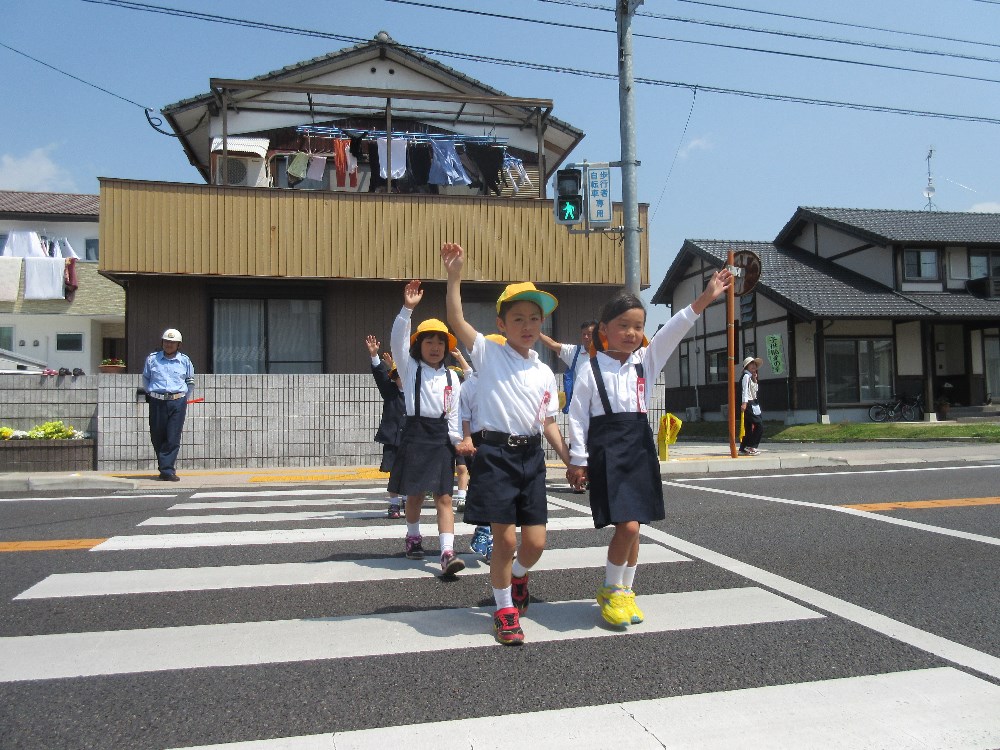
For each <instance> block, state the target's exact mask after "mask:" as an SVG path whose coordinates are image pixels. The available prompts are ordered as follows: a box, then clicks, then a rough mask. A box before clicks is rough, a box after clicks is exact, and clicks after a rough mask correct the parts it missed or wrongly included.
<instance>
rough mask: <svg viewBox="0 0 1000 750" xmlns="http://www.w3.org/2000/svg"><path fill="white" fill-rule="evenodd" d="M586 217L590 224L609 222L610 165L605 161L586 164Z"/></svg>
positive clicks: (598, 224) (599, 224)
mask: <svg viewBox="0 0 1000 750" xmlns="http://www.w3.org/2000/svg"><path fill="white" fill-rule="evenodd" d="M586 181H587V183H586V184H587V219H588V220H589V222H590V225H591V226H595V225H597V226H601V225H606V224H610V223H611V166H610V165H609V164H608V163H607V162H601V163H594V164H588V165H587V175H586Z"/></svg>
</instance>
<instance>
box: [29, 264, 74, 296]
mask: <svg viewBox="0 0 1000 750" xmlns="http://www.w3.org/2000/svg"><path fill="white" fill-rule="evenodd" d="M65 271H66V261H65V260H64V259H62V258H25V259H24V298H25V299H26V300H29V299H65V284H66V281H65Z"/></svg>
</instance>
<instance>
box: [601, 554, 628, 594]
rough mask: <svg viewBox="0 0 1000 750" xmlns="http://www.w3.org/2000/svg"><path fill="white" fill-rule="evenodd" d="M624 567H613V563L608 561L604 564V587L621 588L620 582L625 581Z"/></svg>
mask: <svg viewBox="0 0 1000 750" xmlns="http://www.w3.org/2000/svg"><path fill="white" fill-rule="evenodd" d="M627 565H628V563H625V565H615V564H614V563H613V562H611V561H610V560H608V561H607V562H606V563H605V564H604V585H605V586H618V587H619V588H620V587H621V586H622V581H623V580H624V579H625V567H626V566H627Z"/></svg>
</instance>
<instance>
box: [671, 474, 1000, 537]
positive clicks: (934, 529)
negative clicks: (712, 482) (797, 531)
mask: <svg viewBox="0 0 1000 750" xmlns="http://www.w3.org/2000/svg"><path fill="white" fill-rule="evenodd" d="M663 484H664V485H666V486H668V487H683V488H684V489H688V490H698V491H699V492H714V493H716V494H718V495H730V496H733V497H745V498H748V499H750V500H765V501H767V502H769V503H781V504H782V505H797V506H799V507H801V508H815V509H817V510H825V511H832V512H834V513H846V514H847V515H849V516H856V517H857V518H863V519H864V520H866V521H876V522H880V523H888V524H892V525H893V526H904V527H906V528H908V529H917V530H919V531H929V532H930V533H932V534H942V535H944V536H953V537H956V538H957V539H965V540H966V541H970V542H981V543H983V544H992V545H996V546H1000V539H997V538H996V537H992V536H983V535H982V534H973V533H971V532H968V531H958V530H956V529H946V528H942V527H940V526H931V525H929V524H926V523H917V522H916V521H907V520H905V519H903V518H894V517H893V516H886V515H882V514H879V513H871V512H869V511H865V510H857V509H855V508H848V507H846V506H843V505H824V504H823V503H810V502H807V501H805V500H789V499H787V498H783V497H770V496H768V495H753V494H750V493H749V492H736V491H735V490H723V489H719V488H718V487H692V486H690V485H687V484H680V483H679V482H664V483H663Z"/></svg>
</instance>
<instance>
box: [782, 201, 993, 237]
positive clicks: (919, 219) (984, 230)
mask: <svg viewBox="0 0 1000 750" xmlns="http://www.w3.org/2000/svg"><path fill="white" fill-rule="evenodd" d="M810 221H812V222H817V223H819V224H822V225H826V226H830V227H834V228H837V229H841V230H843V231H845V232H848V233H850V234H854V235H857V236H859V237H864V238H867V239H869V240H873V241H875V242H878V243H879V244H936V245H1000V213H972V212H957V211H896V210H888V209H872V208H810V207H807V206H800V207H799V209H798V210H797V211H796V212H795V215H794V216H793V217H792V218H791V219H790V220H789V222H788V223H787V224H786V225H785V226H784V228H783V229H782V230H781V232H779V233H778V236H777V237H776V238H775V240H774V242H775V244H776V245H784V244H787V243H789V242H791V240H792V239H793V238H794V237H795V235H796V234H797V233H798V231H799V227H801V225H802V224H803V223H804V222H810Z"/></svg>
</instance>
